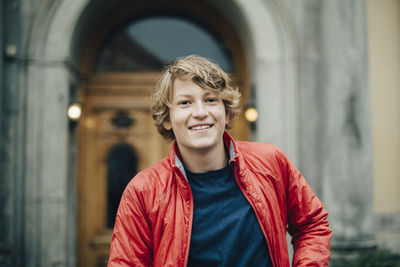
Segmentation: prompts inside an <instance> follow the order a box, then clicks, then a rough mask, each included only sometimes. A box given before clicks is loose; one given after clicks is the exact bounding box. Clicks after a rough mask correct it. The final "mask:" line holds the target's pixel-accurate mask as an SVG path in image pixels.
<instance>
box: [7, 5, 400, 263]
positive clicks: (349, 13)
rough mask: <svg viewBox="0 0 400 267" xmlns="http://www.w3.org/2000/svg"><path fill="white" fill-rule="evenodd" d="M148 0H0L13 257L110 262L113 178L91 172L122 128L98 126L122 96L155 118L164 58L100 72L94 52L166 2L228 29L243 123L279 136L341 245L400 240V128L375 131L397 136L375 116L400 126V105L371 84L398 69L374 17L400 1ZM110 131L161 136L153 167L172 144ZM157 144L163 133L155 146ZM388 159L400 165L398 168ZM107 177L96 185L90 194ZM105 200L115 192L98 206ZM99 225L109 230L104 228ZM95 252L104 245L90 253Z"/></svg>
mask: <svg viewBox="0 0 400 267" xmlns="http://www.w3.org/2000/svg"><path fill="white" fill-rule="evenodd" d="M142 2H143V1H128V0H118V1H106V0H55V1H47V0H3V1H2V2H1V3H0V14H1V20H0V51H2V58H1V60H0V82H1V89H0V101H1V102H0V103H1V117H0V118H1V124H0V130H1V147H0V149H1V150H0V152H1V153H0V163H1V165H0V166H1V169H0V174H1V178H0V200H1V201H0V236H1V239H0V265H5V266H76V265H81V266H92V265H98V266H100V265H101V264H102V262H104V257H106V253H105V254H104V252H102V251H105V250H106V249H107V242H108V241H107V238H109V232H107V231H108V230H109V229H108V228H109V227H106V225H105V224H106V223H105V221H106V220H105V219H104V220H103V217H105V216H106V215H105V212H104V211H103V210H104V206H105V204H104V203H103V202H101V201H102V199H104V198H106V196H107V193H106V192H107V190H108V189H107V188H108V187H107V182H106V181H105V180H104V179H103V178H102V179H103V180H101V179H100V180H98V181H97V180H93V179H94V178H93V177H91V175H90V174H95V175H96V176H97V175H98V174H105V173H107V166H106V163H104V162H106V161H107V158H105V157H104V156H103V157H102V158H100V159H99V160H98V161H96V162H92V161H90V160H91V159H92V158H93V157H94V156H96V153H95V152H93V151H97V150H96V149H100V150H101V149H103V150H101V151H102V152H101V153H103V152H104V151H109V150H110V147H112V145H113V144H114V143H107V142H108V141H104V142H100V141H99V142H100V144H104V143H105V144H106V145H104V147H100V148H98V147H97V145H96V144H99V143H93V142H95V141H93V140H94V139H92V137H93V136H94V137H93V138H97V137H98V136H99V135H101V134H98V132H91V131H92V130H91V129H93V128H91V127H93V125H96V123H98V121H96V120H97V119H98V120H100V119H101V118H102V116H103V117H107V116H114V115H113V114H114V113H112V114H111V113H107V112H108V111H109V110H110V109H113V108H114V111H120V110H125V109H126V110H128V113H123V114H122V115H121V113H118V114H119V115H118V116H119V117H118V116H117V115H115V117H107V119H106V120H104V122H105V123H108V121H109V120H111V119H114V118H115V119H119V121H124V119H125V121H126V120H127V118H128V122H129V116H130V114H133V115H132V116H133V119H132V120H133V121H135V123H136V125H144V126H143V127H147V126H148V125H149V124H148V121H149V120H148V113H146V112H148V106H147V105H146V103H147V102H146V101H147V100H146V97H148V90H149V87H151V80H152V79H154V78H152V77H154V76H152V75H153V74H154V73H155V72H156V71H154V69H151V70H152V72H146V73H145V72H140V71H131V72H130V71H125V72H124V71H121V70H119V73H120V74H115V73H113V72H112V71H110V72H109V73H108V72H107V70H106V71H104V69H103V71H102V72H101V74H99V73H100V72H99V73H97V72H96V71H94V70H95V69H96V66H97V65H96V64H97V63H96V62H98V61H96V60H97V59H98V57H100V56H101V55H99V53H100V52H99V51H101V49H102V47H104V46H106V45H107V42H105V41H104V40H108V39H110V38H112V36H113V35H112V34H111V33H114V32H116V31H117V30H118V29H120V28H121V27H122V26H123V25H127V24H129V23H130V22H131V21H132V20H133V19H135V21H139V22H140V20H141V19H144V18H152V17H154V16H164V17H165V16H166V17H168V18H179V19H180V20H182V21H186V22H190V23H192V24H194V25H200V26H201V29H203V30H205V31H206V32H208V33H210V36H213V37H215V39H216V40H219V42H220V43H219V44H221V45H222V46H223V47H224V49H225V50H224V51H227V52H226V54H227V55H228V56H227V57H228V58H229V60H230V62H231V63H230V64H231V65H232V69H233V70H234V71H233V72H234V74H236V75H237V76H238V77H239V78H238V79H237V83H238V85H239V87H241V88H242V93H243V96H244V102H243V103H242V104H243V107H247V106H255V107H256V108H257V109H258V112H259V118H258V120H257V122H256V127H254V125H248V124H246V122H245V121H244V119H243V118H242V119H241V120H239V122H238V123H237V124H236V126H235V127H236V128H235V129H234V132H233V134H234V136H236V137H238V138H241V139H250V140H254V141H261V142H263V141H268V142H271V143H274V144H276V145H279V146H280V147H282V148H283V149H284V150H285V151H286V153H287V154H288V155H289V157H290V158H291V159H292V160H293V161H294V162H295V164H296V165H297V166H298V167H299V169H300V170H301V171H302V173H303V174H304V176H305V177H306V179H307V180H308V181H309V183H310V184H311V186H312V188H313V189H314V191H315V192H316V194H317V195H318V196H319V197H320V198H321V199H322V200H323V202H324V204H325V206H326V208H327V210H328V211H329V213H330V217H329V218H330V223H331V227H332V229H333V232H334V237H333V240H332V251H333V252H334V253H335V255H340V254H343V253H348V252H349V251H356V250H362V249H369V248H373V247H375V246H377V245H380V244H383V243H385V242H386V243H385V244H386V245H388V246H390V247H392V248H393V249H398V250H400V235H399V233H400V229H399V225H400V200H399V199H398V197H397V193H396V190H394V191H390V190H389V191H386V192H382V191H381V190H380V191H378V192H377V191H374V188H377V187H378V188H382V186H381V184H385V185H387V184H388V186H387V188H390V187H392V188H397V187H398V186H399V182H398V181H399V180H400V170H399V167H397V166H393V165H390V166H389V165H388V164H390V162H392V161H396V159H397V162H398V159H399V154H400V147H397V146H399V144H400V143H399V137H396V134H394V135H390V136H389V137H387V138H391V139H390V140H393V142H392V143H391V144H393V145H394V148H393V147H390V146H389V147H386V146H385V144H382V145H380V146H373V144H378V143H377V141H376V140H382V139H385V138H386V136H385V132H384V133H381V132H379V131H377V129H378V128H379V129H381V127H382V123H383V124H384V125H388V127H389V128H388V129H387V131H391V132H394V133H399V128H400V126H399V124H398V123H396V122H395V121H397V122H399V121H400V118H399V117H400V114H397V113H396V112H394V113H393V112H392V113H390V114H389V116H391V117H390V121H392V122H391V123H389V122H386V121H383V122H382V121H381V119H382V117H380V116H382V114H387V113H385V111H386V110H387V109H388V108H395V107H385V106H384V105H383V106H382V104H379V103H375V102H374V99H372V101H371V95H372V96H374V97H375V96H377V97H383V100H382V101H384V100H385V98H384V96H382V94H381V93H380V91H379V90H381V89H380V88H377V87H374V86H375V85H376V83H377V82H379V81H380V80H379V79H383V80H385V78H382V75H383V74H382V73H385V69H382V68H380V67H376V65H373V63H375V62H376V61H374V60H375V59H378V60H379V58H380V56H379V55H380V52H379V51H380V49H382V48H381V47H377V46H375V44H377V43H379V42H377V40H376V39H374V38H380V37H379V35H376V34H377V33H378V32H380V31H381V29H382V28H379V27H382V26H377V27H378V28H375V25H377V21H379V19H380V18H381V17H380V14H381V12H382V10H384V8H385V7H386V8H387V9H388V10H389V9H390V5H393V7H395V6H396V4H395V3H394V2H395V1H391V0H390V1H389V0H388V1H386V2H385V3H386V4H382V3H380V4H378V3H377V2H379V1H374V0H369V1H367V2H366V1H362V0H340V1H322V0H312V1H297V0H250V1H248V0H222V1H209V0H197V1H195V0H192V1H180V0H170V1H160V0H151V1H146V3H142ZM382 5H384V7H382ZM397 7H398V6H397ZM379 8H381V9H379ZM391 16H392V18H393V19H394V22H393V24H392V25H386V27H388V28H390V27H395V29H398V28H399V27H400V23H398V21H399V20H400V14H397V13H395V14H392V15H391ZM375 19H376V20H375ZM383 27H385V26H383ZM396 27H397V28H396ZM171 34H172V33H171ZM389 36H391V38H394V37H393V35H392V34H389ZM110 40H111V39H110ZM395 41H397V39H396V40H395ZM398 47H400V46H398ZM369 48H370V49H369ZM373 49H376V50H373ZM378 49H379V51H377V50H378ZM388 49H392V50H388V51H386V52H387V53H389V55H391V54H390V53H392V54H393V55H396V52H397V51H398V49H397V48H396V47H391V48H388ZM396 49H397V50H396ZM136 51H137V50H136ZM141 56H142V57H144V59H145V60H144V61H146V62H149V61H150V57H145V56H143V53H142V54H140V53H139V54H138V56H137V58H135V60H138V58H140V57H141ZM389 57H390V56H389ZM395 60H397V59H395ZM155 62H156V61H155ZM390 62H391V64H392V65H393V66H392V67H393V68H395V69H396V68H397V67H398V66H400V64H399V62H398V61H394V62H393V61H390ZM99 64H100V63H99ZM154 64H157V62H156V63H154ZM149 68H150V67H149ZM151 73H153V74H151ZM118 75H120V76H118ZM132 84H134V86H132ZM398 84H400V82H399V81H393V83H389V84H387V85H386V87H385V88H388V89H387V91H385V96H386V97H387V96H392V97H398V96H399V94H398V93H396V92H397V91H398V89H397V91H396V89H394V90H391V89H390V88H392V87H393V86H394V85H398ZM106 85H107V86H106ZM130 90H131V91H130ZM128 91H129V92H130V93H126V92H128ZM131 97H132V98H131ZM134 97H135V98H134ZM136 97H139V98H136ZM141 97H142V98H141ZM124 99H132V101H131V102H129V103H125V102H127V101H125V102H124ZM76 101H78V102H80V104H81V105H82V106H83V115H82V118H81V120H80V121H79V122H71V121H70V120H69V119H68V117H67V109H68V106H69V105H70V104H71V103H72V102H76ZM371 102H372V105H371ZM396 104H397V105H398V103H396ZM96 105H99V106H96ZM115 105H117V107H116V108H115ZM121 105H122V106H121ZM124 105H126V106H124ZM376 110H379V111H380V112H381V113H378V112H377V111H376ZM397 110H398V109H397ZM114 111H113V112H114ZM102 112H104V113H102ZM99 114H100V115H99ZM102 114H103V115H102ZM110 114H111V115H110ZM124 114H125V115H124ZM126 114H128V115H126ZM137 114H142V115H137ZM96 116H97V117H96ZM135 116H136V117H135ZM372 118H373V119H374V120H372ZM377 121H379V122H381V123H378V124H377V123H376V122H377ZM385 122H386V124H385ZM141 123H142V124H141ZM122 124H123V123H122ZM122 124H121V125H122ZM128 124H129V123H128ZM150 124H151V123H150ZM91 125H92V126H91ZM107 125H108V124H107ZM96 127H97V126H96ZM99 127H100V126H99ZM104 127H106V126H104ZM107 127H112V125H111V126H107ZM132 127H134V126H132ZM96 129H100V128H96ZM110 129H111V128H110ZM129 129H130V128H129ZM146 129H147V128H146ZM107 131H108V130H105V132H102V134H105V135H104V136H107V138H106V139H104V140H111V139H112V140H114V139H113V138H114V137H115V136H117V137H115V138H116V139H115V140H122V139H123V140H124V142H128V143H129V142H131V144H132V146H136V147H137V152H138V155H139V158H141V157H142V156H143V157H144V158H146V156H145V153H144V152H143V151H146V150H145V149H146V148H147V151H156V150H157V149H158V150H160V152H159V153H158V152H157V153H158V154H157V153H156V152H154V153H153V154H151V158H147V159H146V160H147V161H146V160H143V161H142V162H140V161H139V163H138V164H139V165H138V166H139V167H138V168H139V169H141V168H143V167H144V165H146V164H147V163H150V162H152V161H154V159H156V158H157V157H160V156H161V155H162V154H163V153H165V151H166V150H167V149H164V150H162V149H161V148H160V147H163V146H164V145H162V144H161V143H160V142H161V141H160V140H159V139H157V138H156V137H154V139H146V138H149V137H148V136H152V132H151V130H148V132H147V131H142V132H141V129H138V130H136V129H133V128H132V130H124V129H120V128H118V129H117V130H115V132H112V133H108V132H107ZM110 131H111V130H110ZM130 131H131V132H130ZM92 133H94V134H93V135H91V134H92ZM129 133H132V134H133V135H134V136H135V139H134V140H131V139H129ZM373 133H374V135H372V134H373ZM96 134H97V135H96ZM107 134H109V135H107ZM96 136H97V137H96ZM110 136H112V137H110ZM121 136H122V137H121ZM397 136H400V135H397ZM99 138H100V137H99ZM118 138H119V139H118ZM151 138H153V137H151ZM96 140H103V139H96ZM91 142H92V143H91ZM110 142H111V141H110ZM146 142H147V143H146ZM144 143H145V144H147V145H146V147H144V148H141V144H144ZM152 144H156V146H155V147H154V148H152V149H149V146H151V145H152ZM157 144H159V145H157ZM141 149H142V150H141ZM386 149H391V150H390V151H391V153H392V154H390V155H392V156H391V161H390V162H387V161H386V160H385V159H383V158H382V157H385V155H387V150H386ZM100 150H99V151H100ZM385 152H386V154H385ZM107 153H108V152H107ZM104 155H106V154H104ZM107 155H108V154H107ZM146 155H147V154H146ZM148 157H150V156H148ZM97 164H98V165H97ZM385 164H386V165H385ZM88 166H89V167H88ZM90 166H92V167H90ZM91 168H92V169H91ZM388 168H390V169H391V170H393V171H392V172H391V173H390V174H389V175H387V173H386V172H385V170H386V169H388ZM92 176H93V175H92ZM100 176H101V175H100ZM97 183H99V184H100V185H98V186H97ZM108 186H109V185H108ZM384 188H386V187H384ZM97 190H98V191H97ZM93 191H95V192H96V194H93V197H92V196H91V197H89V196H88V195H89V194H92V192H93ZM397 191H398V189H397ZM98 192H100V193H98ZM91 201H93V202H94V203H99V202H101V203H100V204H101V205H100V204H99V205H97V204H93V206H90V205H91V204H88V203H91ZM377 203H378V204H377ZM97 209H98V210H97ZM92 211H95V213H96V212H97V211H99V212H98V213H99V214H103V213H104V214H103V215H104V216H103V215H102V216H103V217H101V219H100V220H99V221H100V223H97V222H92V221H91V220H90V218H86V217H90V215H89V214H91V213H90V212H92ZM103 222H104V223H103ZM98 224H100V225H98ZM85 227H86V228H85ZM87 228H93V229H94V228H96V229H99V230H98V231H97V230H96V231H97V232H95V233H93V235H92V236H91V234H90V233H89V232H90V231H89V230H85V229H87ZM103 228H104V229H103ZM103 230H104V231H103ZM85 238H86V239H85ZM104 240H105V241H104ZM102 246H105V248H102ZM96 249H98V252H96V251H97V250H96ZM82 251H84V252H82ZM86 252H87V253H86ZM88 253H89V254H90V253H92V254H93V255H92V256H89V259H86V258H85V257H86V256H85V255H87V254H88ZM90 257H91V258H90Z"/></svg>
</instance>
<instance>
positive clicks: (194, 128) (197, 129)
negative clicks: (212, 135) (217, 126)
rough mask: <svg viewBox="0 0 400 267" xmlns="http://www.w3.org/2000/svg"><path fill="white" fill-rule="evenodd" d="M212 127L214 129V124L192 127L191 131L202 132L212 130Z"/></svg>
mask: <svg viewBox="0 0 400 267" xmlns="http://www.w3.org/2000/svg"><path fill="white" fill-rule="evenodd" d="M211 127H213V125H212V124H202V125H193V126H190V127H189V129H190V130H192V131H200V130H206V129H210V128H211Z"/></svg>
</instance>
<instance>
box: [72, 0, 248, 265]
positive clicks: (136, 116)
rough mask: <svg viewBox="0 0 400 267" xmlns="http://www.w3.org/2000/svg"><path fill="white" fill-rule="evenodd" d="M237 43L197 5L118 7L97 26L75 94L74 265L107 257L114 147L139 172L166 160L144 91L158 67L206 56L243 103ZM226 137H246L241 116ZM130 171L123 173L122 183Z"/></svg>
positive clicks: (242, 64)
mask: <svg viewBox="0 0 400 267" xmlns="http://www.w3.org/2000/svg"><path fill="white" fill-rule="evenodd" d="M240 43H241V42H240V39H239V38H238V37H237V35H236V33H235V31H234V30H233V28H232V26H231V25H230V24H229V23H228V22H227V21H226V20H225V19H224V17H223V16H222V15H221V14H219V13H218V12H217V11H216V10H215V9H213V8H211V7H209V6H207V5H205V4H204V3H199V2H198V1H193V2H192V1H187V2H185V3H183V2H180V1H176V2H175V1H171V2H168V5H167V4H165V3H162V2H161V1H153V2H152V1H150V2H148V3H146V4H139V3H132V2H129V3H127V2H123V3H121V4H118V5H116V6H114V7H112V8H110V11H109V12H108V13H107V14H106V15H104V16H103V17H102V18H101V19H100V20H99V22H98V24H97V25H96V28H95V29H94V30H93V31H92V34H91V35H89V36H88V39H87V42H86V46H85V49H84V51H83V53H82V54H83V55H84V56H83V57H82V64H81V69H82V70H83V72H84V74H85V76H86V77H87V80H85V81H84V82H83V83H82V85H81V86H80V89H79V100H80V102H82V103H83V117H82V120H81V122H80V126H79V159H80V160H79V164H78V165H79V174H78V194H79V198H78V199H79V201H78V211H79V212H78V214H79V216H78V229H79V230H78V233H79V234H78V262H79V265H80V266H103V265H105V263H106V261H107V258H108V250H109V242H110V240H111V234H112V224H110V220H111V221H112V218H111V219H110V218H109V214H110V211H109V210H108V207H109V206H108V205H109V204H107V203H109V202H110V201H109V197H110V196H109V194H108V192H109V191H110V187H112V186H113V185H114V184H113V179H115V178H113V177H111V178H110V175H109V173H110V168H112V163H111V162H112V160H110V155H113V152H115V149H116V148H121V147H124V148H125V149H127V148H128V147H129V148H132V151H135V153H136V155H137V158H136V159H135V162H133V157H132V165H134V164H137V171H140V170H142V169H144V168H146V167H147V166H149V165H151V164H152V163H154V162H156V161H157V160H159V159H161V158H162V157H163V156H166V155H167V154H168V151H169V147H170V144H169V143H166V142H165V141H164V140H163V139H162V138H161V136H160V135H159V134H158V133H157V131H156V129H155V127H154V126H153V120H152V118H151V113H150V109H149V108H150V92H151V90H152V88H153V86H154V83H155V81H156V79H157V77H158V76H159V74H160V71H161V70H162V68H163V62H165V61H170V60H173V59H174V58H176V57H177V56H185V55H187V54H192V53H195V54H200V55H202V56H206V57H209V58H211V59H212V60H214V61H217V62H218V63H219V64H220V65H221V66H222V67H223V68H225V70H226V71H228V72H230V73H232V75H233V77H234V81H235V83H236V84H237V85H238V86H239V88H240V89H241V91H242V94H243V101H244V103H246V99H247V95H248V93H247V91H248V90H247V88H248V78H247V67H246V66H247V64H246V60H245V56H244V51H243V49H242V47H241V44H240ZM232 134H233V135H234V136H235V137H236V138H239V139H247V135H248V126H247V123H246V122H245V120H244V118H242V117H241V118H239V119H238V120H237V122H236V125H235V126H234V129H233V130H232ZM124 151H125V150H124ZM127 151H131V150H129V149H128V150H126V151H125V152H127ZM125 152H124V153H125ZM135 153H134V154H135ZM122 154H123V153H122ZM122 154H118V155H122ZM125 154H129V152H127V153H125ZM135 172H136V170H133V169H131V170H128V171H127V172H126V173H125V175H126V177H123V178H122V180H126V179H130V178H131V177H133V176H134V174H135ZM110 179H111V180H110ZM115 180H116V181H115V182H117V180H118V179H115ZM113 197H114V198H115V197H117V198H118V196H113ZM119 197H120V196H119Z"/></svg>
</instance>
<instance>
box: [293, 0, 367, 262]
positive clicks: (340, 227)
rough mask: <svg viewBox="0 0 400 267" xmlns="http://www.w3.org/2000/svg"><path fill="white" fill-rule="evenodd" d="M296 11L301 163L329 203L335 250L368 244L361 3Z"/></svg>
mask: <svg viewBox="0 0 400 267" xmlns="http://www.w3.org/2000/svg"><path fill="white" fill-rule="evenodd" d="M301 13H302V18H301V19H300V20H301V21H302V22H301V23H300V25H301V26H299V28H298V30H299V31H298V33H299V40H300V58H301V60H300V62H301V64H300V76H301V80H300V84H301V88H300V89H301V90H300V117H301V118H300V124H301V126H300V128H301V131H300V132H301V135H300V138H301V140H300V143H301V148H300V162H301V166H300V167H301V169H302V170H303V173H304V174H305V176H306V177H308V178H309V181H310V183H311V185H312V187H313V188H314V190H315V191H316V192H317V194H318V196H319V197H320V198H321V199H322V200H323V202H324V204H325V207H326V208H327V210H328V211H329V221H330V224H331V228H332V230H333V240H332V244H331V248H332V252H333V255H334V258H335V257H336V256H337V255H342V254H343V253H347V252H352V251H358V250H364V249H370V248H373V247H374V246H375V239H374V229H373V176H372V175H373V172H372V138H371V125H370V121H371V119H370V99H369V95H370V92H369V83H368V60H367V39H366V27H367V26H366V7H365V2H364V1H361V0H346V1H305V2H304V4H303V6H302V12H301ZM333 263H334V262H333Z"/></svg>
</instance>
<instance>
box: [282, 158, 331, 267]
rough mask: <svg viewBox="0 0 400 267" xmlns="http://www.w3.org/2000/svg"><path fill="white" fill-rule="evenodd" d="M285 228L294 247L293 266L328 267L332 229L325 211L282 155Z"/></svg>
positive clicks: (293, 167) (304, 181)
mask: <svg viewBox="0 0 400 267" xmlns="http://www.w3.org/2000/svg"><path fill="white" fill-rule="evenodd" d="M286 161H287V173H288V179H289V180H288V189H287V190H288V192H287V211H288V231H289V233H290V235H291V236H292V244H293V248H294V256H293V266H328V263H329V258H330V251H329V246H330V240H331V237H332V231H331V229H330V228H329V222H328V220H327V217H328V212H327V211H326V210H325V209H324V207H323V204H322V202H321V201H320V200H319V199H318V198H317V196H316V195H315V194H314V193H313V191H312V190H311V188H310V186H309V185H308V183H307V182H306V180H305V179H304V177H303V176H302V175H301V173H300V172H299V170H297V168H296V167H295V166H294V165H293V164H292V163H291V162H290V161H289V160H288V159H287V158H286Z"/></svg>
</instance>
